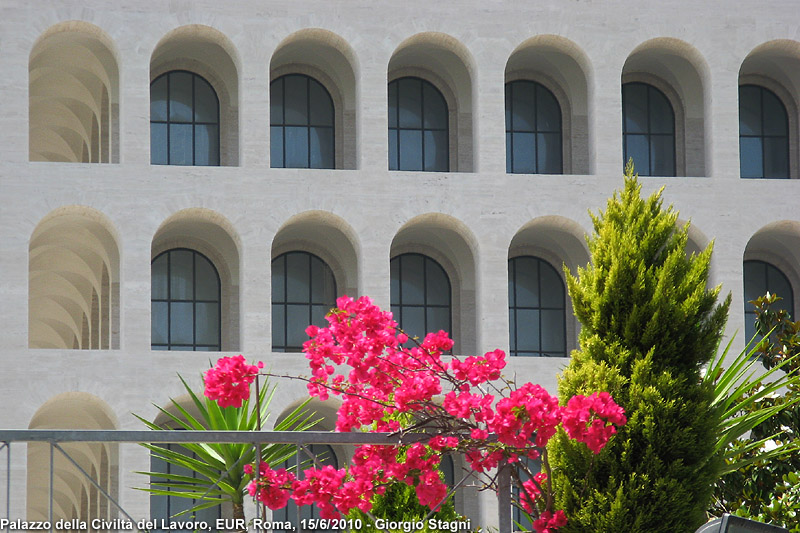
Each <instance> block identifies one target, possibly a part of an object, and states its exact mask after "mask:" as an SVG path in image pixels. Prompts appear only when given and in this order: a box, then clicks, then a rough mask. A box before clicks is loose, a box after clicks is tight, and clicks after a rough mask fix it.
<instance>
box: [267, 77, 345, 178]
mask: <svg viewBox="0 0 800 533" xmlns="http://www.w3.org/2000/svg"><path fill="white" fill-rule="evenodd" d="M269 98H270V160H271V166H272V167H275V168H333V167H334V142H333V137H334V127H333V121H334V116H333V100H332V99H331V95H330V94H329V93H328V91H327V89H325V87H323V86H322V84H321V83H319V82H318V81H317V80H315V79H314V78H311V77H309V76H305V75H303V74H288V75H286V76H281V77H280V78H278V79H276V80H275V81H273V82H272V83H271V84H270V86H269Z"/></svg>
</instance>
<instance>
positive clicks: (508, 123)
mask: <svg viewBox="0 0 800 533" xmlns="http://www.w3.org/2000/svg"><path fill="white" fill-rule="evenodd" d="M512 87H513V83H506V130H510V129H511V127H512V124H511V92H512Z"/></svg>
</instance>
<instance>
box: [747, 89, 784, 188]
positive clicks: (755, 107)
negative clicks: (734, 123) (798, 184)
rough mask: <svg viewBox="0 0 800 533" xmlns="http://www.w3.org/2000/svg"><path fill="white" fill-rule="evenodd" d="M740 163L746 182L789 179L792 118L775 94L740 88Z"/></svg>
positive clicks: (765, 90)
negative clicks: (748, 179) (755, 179)
mask: <svg viewBox="0 0 800 533" xmlns="http://www.w3.org/2000/svg"><path fill="white" fill-rule="evenodd" d="M739 163H740V169H741V170H740V173H741V177H743V178H788V177H789V116H788V114H787V113H786V107H784V105H783V102H781V101H780V99H779V98H778V97H777V96H776V95H775V93H773V92H772V91H770V90H768V89H765V88H764V87H760V86H758V85H742V86H741V87H739Z"/></svg>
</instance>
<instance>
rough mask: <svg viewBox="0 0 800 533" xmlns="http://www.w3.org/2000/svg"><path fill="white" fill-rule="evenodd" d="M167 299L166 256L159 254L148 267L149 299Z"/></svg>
mask: <svg viewBox="0 0 800 533" xmlns="http://www.w3.org/2000/svg"><path fill="white" fill-rule="evenodd" d="M168 297H169V295H168V294H167V254H161V255H159V256H158V257H157V258H156V260H155V261H153V264H152V265H150V298H152V299H154V300H156V299H158V300H163V299H166V298H168Z"/></svg>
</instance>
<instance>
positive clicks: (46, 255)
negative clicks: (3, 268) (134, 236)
mask: <svg viewBox="0 0 800 533" xmlns="http://www.w3.org/2000/svg"><path fill="white" fill-rule="evenodd" d="M117 242H118V238H117V233H116V230H115V229H114V228H113V226H112V225H111V222H110V221H109V220H108V219H107V218H106V217H105V215H103V214H102V213H100V212H98V211H96V210H94V209H92V208H89V207H85V206H66V207H62V208H59V209H56V210H54V211H52V212H51V213H50V214H48V215H47V216H46V217H45V218H44V219H42V221H41V222H40V223H39V224H38V225H37V226H36V229H35V230H34V232H33V234H32V235H31V239H30V243H29V248H28V251H29V254H28V274H29V283H28V345H29V346H30V347H31V348H62V349H71V348H81V349H85V350H88V349H109V348H119V336H118V331H119V328H118V326H116V324H117V321H118V317H119V248H118V245H117ZM87 339H88V342H86V340H87Z"/></svg>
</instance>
